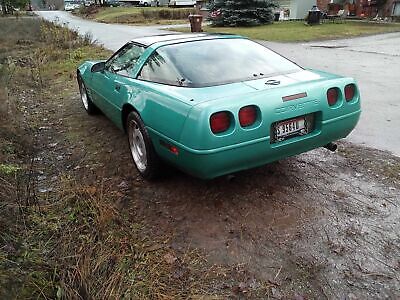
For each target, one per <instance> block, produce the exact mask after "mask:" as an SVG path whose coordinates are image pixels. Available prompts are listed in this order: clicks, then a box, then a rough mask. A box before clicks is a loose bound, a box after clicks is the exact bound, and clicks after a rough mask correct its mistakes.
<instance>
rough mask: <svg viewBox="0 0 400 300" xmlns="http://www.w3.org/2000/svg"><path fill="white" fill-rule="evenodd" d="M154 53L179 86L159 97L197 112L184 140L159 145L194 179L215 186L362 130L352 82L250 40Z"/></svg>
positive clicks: (213, 40) (207, 40)
mask: <svg viewBox="0 0 400 300" xmlns="http://www.w3.org/2000/svg"><path fill="white" fill-rule="evenodd" d="M196 39H199V38H198V37H196ZM155 48H156V52H157V56H158V57H159V58H158V60H157V61H156V63H155V64H154V65H157V62H160V61H162V62H171V64H172V65H173V66H174V67H175V68H174V69H173V70H169V71H168V72H166V73H167V74H174V75H173V76H169V77H171V78H177V79H178V80H177V81H176V82H173V81H170V82H168V81H166V82H165V83H167V84H166V85H165V84H164V85H160V87H159V88H158V89H159V90H161V89H163V91H164V93H168V95H170V96H171V97H173V98H175V99H178V101H181V102H184V103H185V105H189V106H191V107H190V109H188V112H187V116H186V120H185V121H184V123H183V125H182V127H181V129H180V133H179V135H178V136H179V138H174V139H173V140H172V139H169V138H168V136H162V135H161V134H160V135H159V136H160V140H161V142H160V143H158V140H157V138H155V143H154V144H155V145H156V148H157V152H158V153H159V154H160V155H161V156H162V157H163V158H164V159H166V160H168V161H170V162H172V163H173V164H175V165H177V166H178V167H180V168H181V169H183V170H184V171H186V172H188V173H190V174H193V175H195V176H198V177H201V178H214V177H217V176H220V175H224V174H228V173H232V172H235V171H239V170H243V169H248V168H252V167H256V166H260V165H264V164H266V163H269V162H272V161H275V160H278V159H282V158H285V157H288V156H292V155H296V154H299V153H302V152H305V151H308V150H311V149H314V148H317V147H321V146H324V145H327V144H328V143H330V142H332V141H336V140H338V139H341V138H344V137H346V136H347V135H348V134H349V133H350V132H351V131H352V130H353V128H354V127H355V126H356V124H357V122H358V119H359V116H360V94H359V91H358V88H357V85H356V83H355V81H354V80H353V79H352V78H345V77H340V76H337V75H333V74H329V73H324V72H318V71H312V70H305V69H303V68H301V67H300V66H298V65H296V64H295V63H293V62H291V61H290V60H287V59H285V58H283V57H282V56H280V55H278V54H277V53H275V52H273V51H271V50H269V49H267V48H265V47H263V46H261V45H259V44H257V43H254V42H252V41H249V40H247V39H243V38H241V37H237V36H222V37H221V36H215V37H204V38H202V40H195V39H193V40H191V41H185V42H179V41H174V42H170V43H169V44H168V45H159V46H155ZM198 49H201V51H198ZM194 62H195V63H194ZM164 66H168V65H167V64H166V63H164ZM175 70H177V71H176V72H175ZM158 76H159V75H157V76H155V77H156V78H157V77H158ZM160 83H163V82H160ZM154 129H155V128H153V130H154ZM160 145H161V146H160Z"/></svg>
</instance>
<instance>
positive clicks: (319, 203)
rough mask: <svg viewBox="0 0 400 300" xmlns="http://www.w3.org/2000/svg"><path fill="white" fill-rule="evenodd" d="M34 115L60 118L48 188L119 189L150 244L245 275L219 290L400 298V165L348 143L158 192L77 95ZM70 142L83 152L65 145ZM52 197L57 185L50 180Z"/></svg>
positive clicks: (174, 181)
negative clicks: (65, 181) (104, 185)
mask: <svg viewBox="0 0 400 300" xmlns="http://www.w3.org/2000/svg"><path fill="white" fill-rule="evenodd" d="M28 113H30V114H31V113H35V114H37V115H47V116H50V118H48V119H44V121H43V122H42V123H41V124H40V126H41V127H42V130H41V131H40V133H39V139H40V140H41V141H43V148H42V149H41V152H39V153H38V154H37V155H38V166H39V170H42V172H43V174H44V175H45V176H46V178H51V177H52V176H54V175H53V174H51V173H50V174H48V173H47V171H48V170H52V169H54V168H56V169H58V172H63V171H65V170H69V174H70V176H73V177H74V178H76V179H77V180H85V181H88V182H92V184H94V185H97V186H98V185H100V184H101V182H103V181H109V182H111V183H112V184H113V185H114V186H115V188H116V189H117V190H118V191H119V192H121V197H120V199H119V201H120V203H119V204H118V205H119V206H120V209H123V210H129V211H132V212H133V213H132V215H131V217H132V218H133V219H138V218H139V219H141V220H143V222H144V223H145V230H146V232H147V233H146V234H148V235H149V236H157V237H158V238H165V239H166V240H167V242H166V243H165V244H164V245H163V247H164V248H165V247H166V248H167V249H170V251H171V253H174V254H173V255H174V256H179V255H183V254H184V253H185V252H186V251H187V250H188V249H196V250H199V251H200V252H201V253H203V254H204V255H205V257H206V258H207V263H208V264H209V266H210V267H211V266H212V265H222V266H226V267H229V268H235V269H236V270H238V271H239V273H243V274H245V275H244V276H243V277H242V278H244V281H241V282H239V283H234V284H232V283H226V282H217V283H216V284H217V285H221V287H222V288H228V289H232V291H235V288H236V292H237V293H239V294H240V293H242V294H244V295H246V293H251V290H252V289H257V288H258V287H259V286H260V285H261V284H263V283H265V282H267V283H269V284H270V285H272V286H273V287H272V288H271V295H270V296H272V297H275V298H281V297H284V298H286V297H294V296H295V295H299V296H302V297H303V296H304V297H307V298H308V297H310V298H328V299H338V298H340V299H366V298H369V299H373V298H375V299H376V298H389V299H396V298H398V297H400V281H399V280H400V235H399V232H400V208H399V205H400V193H399V188H400V184H399V183H400V180H399V179H400V159H398V158H396V157H392V156H390V155H389V154H387V153H384V152H380V151H375V150H372V149H368V148H361V147H357V146H355V145H352V144H349V143H345V142H341V143H340V144H339V151H338V153H330V152H328V151H327V150H325V149H317V150H314V151H311V152H309V153H306V154H302V155H298V156H296V157H293V158H289V159H286V160H282V161H279V162H276V163H273V164H270V165H267V166H264V167H261V168H258V169H253V170H248V171H245V172H241V173H238V174H235V175H234V177H232V178H231V177H229V178H228V177H223V178H219V179H216V180H212V181H201V180H198V179H195V178H192V177H190V176H188V175H186V174H183V173H181V172H179V171H175V170H168V171H167V174H166V176H165V177H164V178H162V179H161V180H159V181H158V182H154V183H150V182H146V181H143V180H142V179H141V178H140V177H138V174H137V172H136V171H135V170H134V168H133V166H132V164H131V161H130V157H129V152H128V147H127V142H126V137H125V136H124V134H123V133H122V132H120V131H119V130H118V129H117V128H116V127H114V125H113V124H112V123H111V122H110V121H109V120H107V119H106V118H105V117H104V116H102V115H100V116H96V117H89V116H87V115H86V113H85V112H84V110H83V109H82V107H81V104H80V102H79V95H78V93H77V92H74V93H73V95H72V96H71V97H67V98H65V99H64V101H62V102H61V103H58V104H57V105H56V106H54V105H53V103H43V104H41V105H37V106H35V107H33V109H32V110H29V111H28ZM69 132H74V134H77V136H75V137H74V138H73V140H76V143H66V142H65V137H64V135H68V133H69ZM68 140H69V141H71V138H69V139H68ZM52 172H55V171H52ZM43 174H42V176H43ZM79 178H81V179H79ZM40 189H41V190H42V191H48V190H49V189H50V190H51V189H57V186H51V184H49V182H48V180H44V181H43V180H42V181H40V184H39V190H40ZM177 280H179V276H178V278H177ZM216 288H217V289H218V287H216Z"/></svg>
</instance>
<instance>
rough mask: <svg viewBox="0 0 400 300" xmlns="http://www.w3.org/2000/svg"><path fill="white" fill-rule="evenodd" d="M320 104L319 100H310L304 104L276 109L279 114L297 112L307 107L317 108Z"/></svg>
mask: <svg viewBox="0 0 400 300" xmlns="http://www.w3.org/2000/svg"><path fill="white" fill-rule="evenodd" d="M318 104H319V101H318V100H317V99H314V100H309V101H306V102H302V103H296V104H291V105H286V106H281V107H278V108H276V109H275V112H276V113H278V114H281V113H285V112H288V111H295V110H300V109H304V108H306V107H307V106H316V105H318Z"/></svg>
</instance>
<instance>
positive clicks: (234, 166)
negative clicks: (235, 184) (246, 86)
mask: <svg viewBox="0 0 400 300" xmlns="http://www.w3.org/2000/svg"><path fill="white" fill-rule="evenodd" d="M360 113H361V110H357V111H355V112H352V113H349V114H346V115H342V116H340V117H337V118H334V119H330V120H325V121H324V120H322V121H321V125H320V126H319V127H316V128H315V129H314V130H313V131H312V132H311V133H309V134H307V135H305V136H298V137H294V138H291V139H288V140H286V141H283V142H277V143H273V144H271V143H270V137H269V136H266V137H263V138H260V139H257V140H251V141H247V142H244V143H239V144H234V145H229V146H226V147H221V148H216V149H208V150H196V149H191V148H188V147H186V146H185V145H182V144H179V143H176V142H175V141H172V140H170V139H168V138H166V137H162V136H160V135H159V134H158V133H156V132H154V131H153V130H151V129H150V135H151V136H152V140H153V144H154V146H155V148H156V151H157V153H158V154H159V155H160V156H161V157H163V158H164V159H166V160H167V161H169V162H171V163H172V164H174V165H176V166H177V167H178V168H179V169H182V170H183V171H185V172H187V173H189V174H191V175H193V176H195V177H199V178H202V179H212V178H215V177H218V176H222V175H225V174H229V173H233V172H237V171H240V170H245V169H250V168H254V167H257V166H261V165H265V164H267V163H270V162H273V161H276V160H279V159H282V158H286V157H289V156H293V155H296V154H300V153H303V152H306V151H309V150H312V149H315V148H318V147H322V146H324V145H326V144H328V143H330V142H333V141H336V140H338V139H341V138H344V137H346V136H347V135H348V134H349V133H350V132H351V131H352V130H353V129H354V127H355V126H356V124H357V122H358V120H359V118H360ZM160 140H163V141H167V142H170V143H172V144H174V145H176V146H177V147H178V148H179V155H175V154H172V153H170V152H169V151H168V150H167V149H166V148H165V147H162V146H160Z"/></svg>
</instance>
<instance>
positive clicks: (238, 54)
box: [138, 38, 301, 87]
mask: <svg viewBox="0 0 400 300" xmlns="http://www.w3.org/2000/svg"><path fill="white" fill-rule="evenodd" d="M299 70H301V68H300V67H299V66H297V65H296V64H294V63H293V62H291V61H289V60H287V59H286V58H284V57H282V56H280V55H279V54H277V53H275V52H273V51H271V50H269V49H267V48H265V47H263V46H261V45H260V44H257V43H255V42H252V41H250V40H247V39H237V38H235V39H213V40H203V41H195V42H188V43H179V44H174V45H167V46H163V47H160V48H159V49H158V50H157V51H156V52H155V53H153V55H152V56H150V58H149V59H148V61H147V62H146V64H145V65H144V66H143V69H142V72H141V73H140V74H139V77H138V78H139V79H143V80H148V81H153V82H158V83H164V84H169V85H177V86H187V87H205V86H213V85H220V84H226V83H232V82H240V81H246V80H252V79H259V78H265V77H270V76H274V75H278V74H286V73H292V72H296V71H299Z"/></svg>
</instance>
